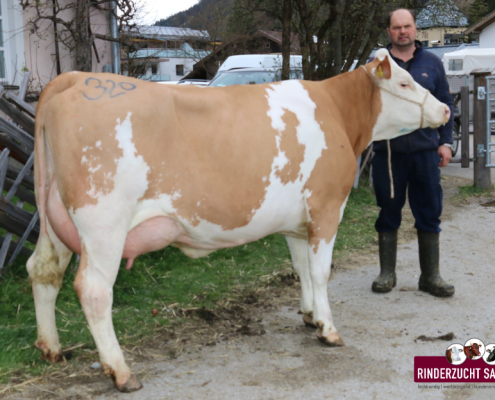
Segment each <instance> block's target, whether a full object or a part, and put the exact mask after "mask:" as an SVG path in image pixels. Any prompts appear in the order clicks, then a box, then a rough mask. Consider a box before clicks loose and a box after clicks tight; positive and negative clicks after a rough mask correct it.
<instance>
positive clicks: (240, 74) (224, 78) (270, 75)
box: [210, 70, 280, 86]
mask: <svg viewBox="0 0 495 400" xmlns="http://www.w3.org/2000/svg"><path fill="white" fill-rule="evenodd" d="M278 75H279V74H277V71H242V70H239V71H234V72H224V73H223V74H222V75H220V76H219V77H218V78H217V79H215V80H214V81H212V82H211V84H210V86H230V85H256V84H258V83H268V82H275V81H276V80H279V79H280V77H279V76H278ZM277 77H278V79H277Z"/></svg>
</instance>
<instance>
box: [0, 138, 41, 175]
mask: <svg viewBox="0 0 495 400" xmlns="http://www.w3.org/2000/svg"><path fill="white" fill-rule="evenodd" d="M0 146H1V147H3V148H7V149H9V150H10V156H11V157H12V158H15V159H16V160H17V161H19V162H21V163H23V164H24V163H25V162H26V161H27V160H28V159H29V156H30V155H31V153H32V152H33V151H32V150H31V151H28V150H26V149H25V148H24V147H23V146H21V145H19V144H17V143H16V141H15V140H14V139H12V138H11V137H10V136H8V135H7V134H5V133H0ZM1 147H0V148H1ZM14 179H15V178H14Z"/></svg>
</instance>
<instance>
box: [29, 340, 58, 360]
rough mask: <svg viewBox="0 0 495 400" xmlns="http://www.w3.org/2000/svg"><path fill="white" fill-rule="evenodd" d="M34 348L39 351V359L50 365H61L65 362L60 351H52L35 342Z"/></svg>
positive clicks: (41, 343)
mask: <svg viewBox="0 0 495 400" xmlns="http://www.w3.org/2000/svg"><path fill="white" fill-rule="evenodd" d="M34 347H36V348H37V349H39V350H41V359H42V360H45V361H49V362H51V363H52V364H56V363H61V362H64V361H65V358H64V355H63V354H62V351H61V350H59V351H53V350H50V349H49V348H48V346H47V345H46V344H45V343H43V342H40V341H39V340H37V341H36V342H34Z"/></svg>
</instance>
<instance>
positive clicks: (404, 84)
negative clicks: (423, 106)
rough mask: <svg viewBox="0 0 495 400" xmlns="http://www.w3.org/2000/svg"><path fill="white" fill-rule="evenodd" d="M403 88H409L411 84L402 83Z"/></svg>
mask: <svg viewBox="0 0 495 400" xmlns="http://www.w3.org/2000/svg"><path fill="white" fill-rule="evenodd" d="M400 85H401V86H402V87H408V86H409V83H401V84H400Z"/></svg>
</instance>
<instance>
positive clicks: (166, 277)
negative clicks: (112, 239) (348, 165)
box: [0, 188, 377, 383]
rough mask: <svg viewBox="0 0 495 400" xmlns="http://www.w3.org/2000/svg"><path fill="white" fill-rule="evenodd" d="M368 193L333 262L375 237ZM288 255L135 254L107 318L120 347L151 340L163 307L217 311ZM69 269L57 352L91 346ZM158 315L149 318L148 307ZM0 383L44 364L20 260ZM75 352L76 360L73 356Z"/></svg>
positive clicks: (278, 247) (346, 223) (348, 217)
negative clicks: (220, 302) (227, 297)
mask: <svg viewBox="0 0 495 400" xmlns="http://www.w3.org/2000/svg"><path fill="white" fill-rule="evenodd" d="M374 204H375V199H374V196H373V194H372V193H371V192H370V190H368V189H363V188H359V189H358V190H354V191H353V192H352V193H351V196H350V198H349V201H348V204H347V208H346V211H345V214H344V219H343V221H342V224H341V226H340V228H339V233H338V235H337V241H336V244H335V255H336V257H338V256H341V255H343V254H346V252H348V251H351V250H354V249H359V248H362V247H365V246H366V245H367V244H368V243H369V242H370V241H372V240H373V239H374V238H375V232H374V228H373V225H374V221H375V219H376V215H377V208H376V206H375V205H374ZM290 265H291V263H290V254H289V251H288V248H287V245H286V242H285V238H284V237H283V236H282V235H271V236H269V237H267V238H264V239H261V240H259V241H257V242H254V243H250V244H247V245H243V246H239V247H236V248H232V249H225V250H219V251H217V252H215V253H212V254H210V256H209V257H206V258H201V259H196V260H194V259H190V258H188V257H186V256H185V255H184V254H183V253H182V252H181V251H179V250H178V249H175V248H172V247H169V248H166V249H164V250H162V251H159V252H155V253H150V254H146V255H144V256H141V257H139V259H137V260H136V261H135V263H134V266H133V267H132V269H131V270H130V271H127V270H125V268H124V267H125V263H122V265H121V269H120V272H119V275H118V277H117V281H116V283H115V286H114V304H113V316H114V325H115V331H116V333H117V337H118V339H119V342H120V344H121V345H126V344H129V345H132V344H133V343H135V341H136V339H138V338H141V337H145V336H147V335H152V334H153V332H154V331H155V329H156V326H157V325H168V324H169V323H170V321H169V319H168V318H169V316H170V315H171V314H170V312H167V311H162V309H163V308H164V307H165V306H167V305H168V306H169V305H171V304H174V303H179V304H178V306H180V307H184V308H189V307H201V306H205V307H207V308H213V307H215V303H216V302H217V301H218V300H220V299H221V298H222V297H223V296H224V295H226V294H230V293H233V292H235V293H239V294H240V293H243V292H245V291H248V290H249V289H252V288H256V287H258V286H259V285H260V282H261V281H263V279H260V278H262V277H263V276H267V275H269V274H271V273H273V272H274V271H276V270H280V269H283V268H287V267H290ZM74 278H75V267H74V264H73V263H71V265H69V268H68V270H67V272H66V274H65V277H64V283H63V286H62V289H61V291H60V294H59V296H58V300H57V311H56V316H57V327H58V332H59V335H60V341H61V343H62V347H63V348H67V347H69V346H71V345H74V344H77V343H86V344H87V345H89V346H90V347H91V348H94V342H93V339H92V337H91V334H90V332H89V329H88V327H87V323H86V319H85V316H84V314H83V311H82V308H81V306H80V303H79V300H78V298H77V295H76V293H75V292H74V290H73V287H72V282H73V281H74ZM153 308H156V309H157V310H159V311H160V312H159V314H158V316H157V317H156V318H152V310H153ZM0 316H1V323H0V349H1V351H0V383H5V382H7V381H8V379H9V375H10V372H12V371H16V370H21V371H23V372H25V373H29V374H31V375H33V374H39V373H40V372H41V371H43V369H44V368H45V367H46V365H48V363H47V362H46V361H42V360H41V359H40V354H39V351H38V350H36V349H34V347H33V343H34V341H35V340H36V318H35V313H34V301H33V296H32V292H31V286H30V284H29V280H28V277H27V272H26V270H25V260H17V261H16V263H15V265H14V266H13V267H12V268H10V269H9V270H8V272H7V273H6V275H5V276H4V277H3V278H2V279H0ZM77 354H78V353H77V352H76V356H77Z"/></svg>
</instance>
